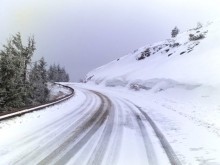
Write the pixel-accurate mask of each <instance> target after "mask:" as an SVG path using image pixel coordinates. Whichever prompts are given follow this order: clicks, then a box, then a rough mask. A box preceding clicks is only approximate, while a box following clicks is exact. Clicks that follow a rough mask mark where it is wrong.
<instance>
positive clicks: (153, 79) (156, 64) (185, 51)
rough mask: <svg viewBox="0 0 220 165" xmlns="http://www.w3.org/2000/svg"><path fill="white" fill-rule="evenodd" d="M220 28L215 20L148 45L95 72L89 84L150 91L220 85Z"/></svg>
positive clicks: (92, 73) (91, 73) (90, 76)
mask: <svg viewBox="0 0 220 165" xmlns="http://www.w3.org/2000/svg"><path fill="white" fill-rule="evenodd" d="M219 29H220V21H214V22H211V23H207V24H204V25H203V27H201V28H199V27H198V28H197V27H196V28H193V29H190V30H188V31H186V32H183V33H180V34H178V35H177V36H176V37H175V38H171V39H167V40H165V41H161V42H158V43H154V44H149V45H146V46H144V47H142V48H140V49H137V50H135V51H134V52H133V53H130V54H128V55H126V56H124V57H122V58H120V59H117V60H115V61H112V62H110V63H108V64H106V65H104V66H102V67H99V68H97V69H95V70H93V71H91V72H90V73H88V74H87V76H86V81H89V82H94V83H96V84H102V85H105V86H127V87H130V86H133V85H138V86H141V87H143V88H147V89H148V88H152V86H155V85H158V82H159V83H160V85H168V84H169V85H171V86H172V85H174V84H179V85H180V84H185V85H186V84H187V85H189V84H190V86H191V85H193V86H195V85H196V86H197V85H217V84H220V76H219V74H218V73H219V70H220V31H219ZM190 35H191V36H192V37H191V38H193V39H192V40H191V39H190V37H189V36H190ZM203 37H204V38H203ZM138 59H139V60H138ZM140 59H141V60H140ZM164 83H165V84H164Z"/></svg>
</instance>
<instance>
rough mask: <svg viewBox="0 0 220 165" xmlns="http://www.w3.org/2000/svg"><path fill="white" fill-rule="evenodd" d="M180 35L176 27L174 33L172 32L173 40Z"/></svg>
mask: <svg viewBox="0 0 220 165" xmlns="http://www.w3.org/2000/svg"><path fill="white" fill-rule="evenodd" d="M178 34H179V29H178V28H177V27H175V28H174V29H173V30H172V32H171V36H172V38H174V37H176V36H177V35H178Z"/></svg>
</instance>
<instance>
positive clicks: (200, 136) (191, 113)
mask: <svg viewBox="0 0 220 165" xmlns="http://www.w3.org/2000/svg"><path fill="white" fill-rule="evenodd" d="M219 29H220V21H215V22H213V23H208V24H207V25H204V26H203V27H201V28H194V29H190V30H188V31H186V32H183V33H181V34H179V35H177V37H176V38H172V39H168V40H165V41H162V42H158V43H155V44H151V45H147V46H144V47H142V48H140V49H138V50H135V51H134V52H133V53H130V54H128V55H126V56H124V57H122V58H120V59H117V60H115V61H112V62H111V63H109V64H107V65H104V66H102V67H100V68H97V69H95V70H93V71H91V72H90V73H88V74H87V76H86V82H87V84H85V85H84V86H86V87H87V88H91V89H97V90H99V91H102V92H107V93H108V94H109V93H111V94H112V95H117V96H118V97H122V98H125V99H128V100H130V101H133V102H135V104H137V105H138V106H140V107H141V108H142V109H143V110H144V111H145V112H147V113H148V114H149V115H150V117H152V119H153V120H154V121H155V122H156V124H157V125H158V127H159V128H160V130H161V131H162V132H163V133H164V135H165V137H166V138H167V139H168V141H169V142H170V144H171V146H172V147H173V149H174V151H175V152H176V153H177V155H178V157H179V158H180V160H181V162H182V163H183V164H195V165H196V164H208V165H210V164H220V157H219V155H220V122H219V119H220V103H219V100H220V76H219V75H220V46H219V45H220V31H219ZM190 34H191V35H193V36H204V38H203V37H201V38H198V39H195V40H190V39H189V36H190ZM143 55H145V56H144V58H143V59H141V57H142V56H143ZM138 59H141V60H138ZM96 85H98V86H96ZM106 87H108V88H106ZM113 87H114V88H113Z"/></svg>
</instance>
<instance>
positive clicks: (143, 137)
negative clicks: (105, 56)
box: [0, 87, 180, 165]
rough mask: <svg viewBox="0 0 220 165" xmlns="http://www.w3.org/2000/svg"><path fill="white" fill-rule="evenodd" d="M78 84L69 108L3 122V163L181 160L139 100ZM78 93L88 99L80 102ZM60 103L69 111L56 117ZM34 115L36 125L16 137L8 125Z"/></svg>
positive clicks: (99, 164) (138, 164)
mask: <svg viewBox="0 0 220 165" xmlns="http://www.w3.org/2000/svg"><path fill="white" fill-rule="evenodd" d="M75 88H76V90H75V91H76V96H75V97H76V98H73V99H70V100H68V101H66V102H65V103H62V104H66V105H63V107H62V106H60V107H59V105H57V106H54V107H52V108H50V109H47V110H45V111H42V112H41V111H39V112H36V113H34V114H27V115H25V116H22V117H20V118H15V119H13V120H12V121H5V123H4V122H3V123H1V125H0V138H1V142H0V147H1V148H0V161H1V163H0V164H2V163H3V164H18V165H20V164H21V165H24V164H25V165H26V164H40V165H48V164H53V165H54V164H55V165H62V164H73V165H75V164H76V165H83V164H84V165H125V164H126V165H134V164H135V165H142V164H143V165H148V164H149V165H160V164H162V165H166V164H172V165H174V164H177V165H178V164H180V163H179V161H178V159H177V157H176V156H175V154H174V153H173V151H172V149H171V148H170V146H169V144H168V143H167V142H166V140H165V139H164V137H163V135H162V134H161V133H160V132H159V130H157V128H156V126H155V125H154V123H153V121H151V119H149V117H148V116H147V114H146V113H144V112H143V111H142V110H141V109H140V108H139V107H138V106H136V105H135V104H134V103H132V102H130V101H127V100H124V99H121V98H118V97H114V96H108V95H107V94H102V93H99V92H97V91H93V90H87V89H82V88H77V87H75ZM78 95H80V96H81V97H83V99H81V100H80V99H79V100H78V101H77V96H78ZM76 102H77V104H76ZM56 107H59V108H58V109H59V111H60V110H61V109H63V108H64V109H65V110H66V109H68V110H67V111H65V113H62V115H58V117H52V116H53V115H54V113H56V112H57V110H56V111H53V109H55V108H56ZM45 113H46V114H45ZM30 115H31V117H32V118H34V119H33V120H28V124H30V125H31V124H32V122H34V124H32V125H33V129H31V130H30V129H25V130H23V131H22V133H19V134H18V133H17V134H16V137H15V133H14V134H13V133H8V132H7V130H6V129H8V131H13V130H15V129H16V128H13V123H17V124H18V123H19V122H20V123H21V127H22V124H25V121H26V120H21V118H24V119H25V118H30V117H29V116H30ZM35 116H37V117H35ZM44 116H47V119H46V122H42V121H44ZM48 116H51V118H49V119H48ZM45 118H46V117H45ZM16 120H20V121H19V122H18V121H16ZM21 121H22V122H21ZM7 122H9V123H7ZM10 122H11V123H10ZM36 122H42V124H39V125H38V124H36ZM26 124H27V123H26ZM5 125H10V127H9V128H7V126H5ZM4 126H5V127H4ZM1 127H2V128H1ZM5 133H6V134H5ZM10 136H12V137H10ZM2 137H3V138H2Z"/></svg>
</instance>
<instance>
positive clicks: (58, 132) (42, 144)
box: [15, 97, 97, 164]
mask: <svg viewBox="0 0 220 165" xmlns="http://www.w3.org/2000/svg"><path fill="white" fill-rule="evenodd" d="M90 98H92V97H90ZM90 104H91V105H96V104H97V103H95V102H94V100H92V99H89V98H88V100H87V101H86V104H85V105H83V106H81V107H80V108H78V110H76V111H73V113H70V114H69V116H68V115H65V116H64V117H63V118H62V119H60V120H57V121H56V122H55V124H50V125H49V127H46V129H45V128H43V129H42V130H41V131H39V132H37V133H36V134H37V135H38V136H40V137H39V138H37V137H36V139H35V140H34V139H33V141H31V144H32V143H33V142H35V143H34V144H39V146H36V147H34V148H31V144H30V145H29V144H28V143H24V142H23V143H21V144H20V145H22V144H23V145H24V144H25V145H24V146H23V147H24V149H26V148H29V150H30V148H31V149H32V150H31V151H29V152H28V153H27V151H26V152H23V156H22V155H20V156H18V158H17V160H16V161H15V162H16V164H28V162H30V161H33V160H34V159H37V158H38V159H40V158H41V157H45V155H46V154H45V151H46V150H48V149H51V150H52V149H54V147H56V145H57V144H58V143H59V142H60V141H62V140H63V137H64V135H66V136H68V134H70V133H71V132H72V130H74V129H75V127H76V126H77V125H78V124H79V123H80V121H81V120H82V119H81V118H79V119H77V120H76V121H74V122H72V121H73V119H74V116H75V115H77V114H78V115H79V114H81V115H82V113H83V114H84V115H83V117H84V118H85V117H86V116H88V115H89V114H90V113H91V112H89V108H88V106H89V105H90ZM59 124H60V125H59ZM50 128H51V129H52V130H50ZM45 132H46V133H45ZM42 133H44V134H43V135H42ZM45 139H46V140H45ZM47 139H50V141H47ZM29 140H30V139H29ZM15 147H16V146H15ZM16 149H18V148H16ZM19 151H22V148H21V147H20V148H19ZM21 153H22V152H21Z"/></svg>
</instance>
